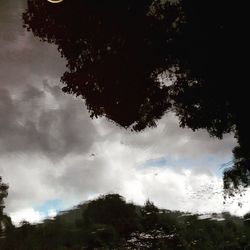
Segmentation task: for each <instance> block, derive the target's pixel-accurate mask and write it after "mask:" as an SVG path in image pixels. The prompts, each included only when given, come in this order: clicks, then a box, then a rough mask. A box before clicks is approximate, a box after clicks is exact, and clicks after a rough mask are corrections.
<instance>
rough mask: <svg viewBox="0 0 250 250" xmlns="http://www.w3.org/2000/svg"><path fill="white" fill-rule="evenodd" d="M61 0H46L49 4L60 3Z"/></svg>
mask: <svg viewBox="0 0 250 250" xmlns="http://www.w3.org/2000/svg"><path fill="white" fill-rule="evenodd" d="M62 1H63V0H48V2H50V3H61V2H62Z"/></svg>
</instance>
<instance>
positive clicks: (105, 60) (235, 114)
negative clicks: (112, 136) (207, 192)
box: [23, 0, 250, 190]
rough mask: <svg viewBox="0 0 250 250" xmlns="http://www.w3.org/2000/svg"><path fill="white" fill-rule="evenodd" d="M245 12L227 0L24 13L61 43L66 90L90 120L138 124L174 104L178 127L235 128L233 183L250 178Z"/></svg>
mask: <svg viewBox="0 0 250 250" xmlns="http://www.w3.org/2000/svg"><path fill="white" fill-rule="evenodd" d="M244 9H245V7H244V5H239V4H237V5H236V4H235V3H234V2H228V1H224V0H223V1H215V0H212V1H197V0H182V1H181V0H180V1H170V0H169V1H167V0H137V1H132V0H120V1H115V0H108V1H100V0H84V1H83V0H75V1H70V0H65V1H63V2H62V3H60V4H50V3H48V2H47V1H40V0H28V8H27V11H26V12H25V13H24V14H23V20H24V26H25V27H26V28H27V29H28V30H30V31H32V32H33V34H34V35H35V36H38V37H40V38H41V39H42V40H43V41H47V42H50V43H54V44H56V45H57V46H58V50H59V51H60V53H61V55H62V56H63V57H64V58H66V60H67V63H68V64H67V68H68V71H67V72H65V73H64V75H63V76H62V78H61V80H62V82H63V84H64V87H63V91H64V92H66V93H71V94H74V95H76V96H81V97H82V98H83V99H84V100H85V102H86V105H87V107H88V110H89V112H90V114H91V117H98V116H106V117H107V118H108V119H110V120H112V121H114V122H116V123H117V124H119V125H120V126H123V127H125V128H128V127H131V126H132V128H133V129H134V130H135V131H140V130H142V129H144V128H146V127H150V126H155V124H156V121H157V120H158V119H160V118H161V117H162V116H163V114H164V113H165V112H167V111H168V110H170V109H171V110H174V111H175V112H176V114H177V116H178V117H179V119H180V126H182V127H185V126H188V127H190V128H192V129H193V130H196V129H200V128H204V129H207V130H208V132H209V133H210V134H211V135H212V136H216V137H218V138H222V136H223V134H225V133H229V132H234V133H235V136H236V138H237V139H238V143H239V147H237V148H235V150H234V156H235V160H234V166H233V167H232V168H231V169H229V170H226V172H225V174H224V186H225V189H226V190H231V188H235V187H239V186H242V185H243V186H247V185H248V183H249V177H250V175H249V170H250V166H249V158H250V153H249V149H248V141H249V138H250V136H249V129H248V128H249V125H250V124H249V121H248V119H247V115H246V111H245V108H246V104H247V97H248V91H247V86H246V84H245V81H243V79H240V77H241V75H244V74H243V73H242V72H243V65H244V64H243V61H242V60H243V59H242V56H243V55H244V52H245V48H246V47H245V46H244V44H243V42H242V40H243V39H241V38H242V36H243V35H244V34H245V33H244V32H243V31H244V23H245V22H244V20H243V17H244ZM238 13H240V14H241V17H239V16H238V15H237V14H238ZM236 85H237V86H236Z"/></svg>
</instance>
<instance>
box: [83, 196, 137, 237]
mask: <svg viewBox="0 0 250 250" xmlns="http://www.w3.org/2000/svg"><path fill="white" fill-rule="evenodd" d="M83 216H84V220H85V222H86V223H87V224H88V225H90V224H93V225H94V224H100V225H108V226H112V227H113V228H114V229H115V231H116V232H117V233H118V235H119V237H127V236H128V235H129V234H130V233H131V232H132V231H133V230H135V229H136V227H137V225H136V211H135V206H134V205H133V204H130V203H128V204H127V203H126V202H125V200H124V198H123V197H122V196H120V195H119V194H108V195H105V196H101V197H99V198H98V199H96V200H93V201H91V202H90V203H89V204H88V207H87V209H86V210H85V211H84V214H83Z"/></svg>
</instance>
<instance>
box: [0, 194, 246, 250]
mask: <svg viewBox="0 0 250 250" xmlns="http://www.w3.org/2000/svg"><path fill="white" fill-rule="evenodd" d="M121 211H122V212H121ZM219 219H220V221H219ZM249 221H250V215H249V214H247V215H246V216H245V217H244V218H238V217H233V216H230V215H229V214H227V213H224V214H220V215H218V214H213V215H211V218H207V219H202V220H201V219H199V216H198V215H191V214H186V213H181V212H178V211H175V212H174V211H172V212H171V211H169V210H162V209H159V208H157V207H156V206H155V205H154V204H153V203H152V202H150V201H147V202H146V203H145V205H144V206H135V205H133V204H131V203H126V202H125V201H124V199H123V197H121V196H120V195H118V194H110V195H105V196H101V197H99V198H98V199H96V200H93V201H90V202H88V203H85V204H82V205H79V206H78V207H76V208H75V209H73V210H70V211H67V212H64V213H62V214H60V215H58V216H56V218H55V219H54V220H46V221H44V222H43V223H41V224H37V225H31V224H29V223H27V222H23V223H22V225H21V227H19V228H14V227H12V228H11V229H9V230H8V231H7V232H6V234H5V237H2V238H0V249H3V250H14V249H15V250H40V249H41V250H44V249H46V250H66V249H71V250H73V249H74V250H81V249H121V250H122V249H183V250H184V249H185V250H186V249H188V250H189V249H190V250H191V249H192V250H195V249H197V250H200V249H202V250H203V249H204V250H209V249H211V250H214V249H221V250H229V249H230V250H237V249H238V250H242V249H250V243H249V242H250V223H249ZM123 225H124V226H126V230H125V231H124V227H123Z"/></svg>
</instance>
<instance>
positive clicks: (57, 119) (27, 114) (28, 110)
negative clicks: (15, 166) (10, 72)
mask: <svg viewBox="0 0 250 250" xmlns="http://www.w3.org/2000/svg"><path fill="white" fill-rule="evenodd" d="M47 95H50V99H51V100H50V102H51V104H50V105H51V106H46V102H47V101H48V100H49V97H48V96H47ZM0 117H1V120H0V153H1V154H5V153H8V154H10V153H29V154H31V153H37V154H45V155H47V156H49V157H51V158H57V157H58V158H61V157H64V156H65V155H67V154H69V153H73V154H81V153H82V154H84V153H86V152H88V150H89V149H90V148H91V145H92V143H93V141H94V137H95V128H94V126H93V124H92V122H91V120H90V118H89V116H88V114H87V111H86V110H85V108H84V104H83V103H82V102H81V101H79V100H74V99H72V98H71V97H70V96H66V95H63V93H62V92H61V90H60V88H59V87H56V86H54V87H52V86H49V85H48V84H44V89H37V88H35V87H33V86H27V88H25V90H24V91H23V92H22V93H21V94H20V93H16V94H13V95H11V94H10V92H9V91H7V90H6V89H2V90H1V92H0Z"/></svg>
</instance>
